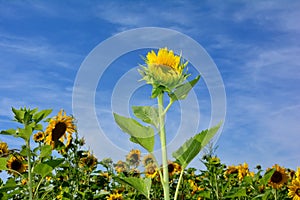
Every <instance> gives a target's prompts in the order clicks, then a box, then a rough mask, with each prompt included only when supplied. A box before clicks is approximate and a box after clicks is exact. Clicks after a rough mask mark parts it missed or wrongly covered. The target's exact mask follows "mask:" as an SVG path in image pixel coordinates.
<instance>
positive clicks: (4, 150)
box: [0, 142, 9, 157]
mask: <svg viewBox="0 0 300 200" xmlns="http://www.w3.org/2000/svg"><path fill="white" fill-rule="evenodd" d="M8 154H9V150H8V146H7V143H6V142H0V157H6V156H8Z"/></svg>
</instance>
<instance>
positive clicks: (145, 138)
mask: <svg viewBox="0 0 300 200" xmlns="http://www.w3.org/2000/svg"><path fill="white" fill-rule="evenodd" d="M114 118H115V121H116V123H117V124H118V125H119V127H120V128H121V129H122V131H124V132H125V133H128V134H129V135H130V136H131V138H130V140H131V141H132V142H134V143H137V144H139V145H141V146H142V147H144V148H145V149H146V150H147V151H148V152H152V151H153V148H154V130H153V129H152V128H151V127H149V126H143V125H141V124H140V123H139V122H137V121H136V120H134V119H131V118H127V117H123V116H120V115H118V114H116V113H114Z"/></svg>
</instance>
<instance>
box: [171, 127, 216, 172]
mask: <svg viewBox="0 0 300 200" xmlns="http://www.w3.org/2000/svg"><path fill="white" fill-rule="evenodd" d="M220 126H221V123H219V124H218V125H217V126H215V127H213V128H210V129H207V130H204V131H202V132H201V133H198V134H197V135H195V136H194V137H192V138H190V139H188V140H187V141H186V142H185V143H184V144H183V145H182V146H181V147H180V148H179V149H178V150H177V151H175V152H173V154H172V156H173V157H174V158H175V159H176V160H178V161H179V162H180V164H181V166H182V167H183V168H186V167H187V166H188V164H189V163H190V162H191V161H192V160H193V159H194V158H195V157H196V156H197V155H198V153H199V152H200V151H201V150H202V149H203V147H205V146H206V145H207V144H208V143H209V141H210V140H211V139H212V138H213V136H214V135H215V134H216V133H217V132H218V130H219V128H220Z"/></svg>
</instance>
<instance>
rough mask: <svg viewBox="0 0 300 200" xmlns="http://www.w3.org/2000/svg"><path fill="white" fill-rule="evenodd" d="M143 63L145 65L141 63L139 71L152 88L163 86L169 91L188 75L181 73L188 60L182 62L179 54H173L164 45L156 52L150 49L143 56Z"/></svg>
mask: <svg viewBox="0 0 300 200" xmlns="http://www.w3.org/2000/svg"><path fill="white" fill-rule="evenodd" d="M145 63H146V66H143V65H142V66H141V67H142V69H141V70H139V72H140V74H141V75H142V76H143V79H144V80H145V81H146V82H147V83H148V84H151V85H153V88H154V89H155V88H158V87H159V86H163V87H165V90H166V91H171V90H172V89H174V88H175V87H176V86H178V85H180V84H181V83H182V82H183V81H184V80H185V79H186V78H187V76H188V75H187V74H185V73H183V69H184V68H185V67H186V66H187V64H188V62H183V61H182V58H181V56H178V55H175V54H174V52H173V51H172V50H168V49H167V48H166V47H165V48H161V49H159V50H158V52H157V54H156V53H155V52H154V51H153V50H152V51H150V52H149V53H148V54H147V56H146V58H145Z"/></svg>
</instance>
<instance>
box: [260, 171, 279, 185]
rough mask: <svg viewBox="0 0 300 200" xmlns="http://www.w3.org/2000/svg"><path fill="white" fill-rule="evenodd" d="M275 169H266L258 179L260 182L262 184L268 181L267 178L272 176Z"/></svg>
mask: <svg viewBox="0 0 300 200" xmlns="http://www.w3.org/2000/svg"><path fill="white" fill-rule="evenodd" d="M275 171H276V169H275V168H273V169H270V170H269V171H267V172H266V173H265V175H264V176H263V177H262V178H261V179H260V183H261V184H263V185H266V184H267V183H268V182H269V180H270V179H271V177H272V176H273V174H274V172H275Z"/></svg>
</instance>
